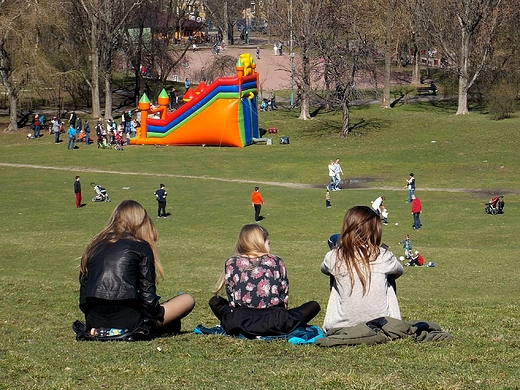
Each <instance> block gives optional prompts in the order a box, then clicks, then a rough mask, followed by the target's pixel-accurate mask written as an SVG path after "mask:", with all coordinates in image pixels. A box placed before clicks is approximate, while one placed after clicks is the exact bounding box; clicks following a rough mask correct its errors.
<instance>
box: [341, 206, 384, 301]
mask: <svg viewBox="0 0 520 390" xmlns="http://www.w3.org/2000/svg"><path fill="white" fill-rule="evenodd" d="M381 232H382V229H381V219H380V218H379V216H378V215H377V214H376V213H375V212H374V210H372V209H371V208H370V207H366V206H354V207H352V208H351V209H350V210H348V211H347V213H346V214H345V218H344V220H343V230H342V232H341V235H340V238H339V241H338V247H337V254H338V260H339V262H338V263H337V264H336V267H337V270H338V273H339V267H340V265H341V264H342V263H343V264H345V266H346V269H347V275H348V277H349V278H350V281H351V283H352V284H351V291H350V293H351V294H352V289H353V287H354V283H355V277H354V273H355V274H356V275H357V277H358V278H359V281H360V282H361V286H362V287H363V295H365V294H366V293H367V291H368V289H369V286H370V279H371V276H372V272H371V268H370V262H371V261H374V260H375V259H376V258H377V256H379V253H380V251H381V249H380V247H379V245H380V244H381Z"/></svg>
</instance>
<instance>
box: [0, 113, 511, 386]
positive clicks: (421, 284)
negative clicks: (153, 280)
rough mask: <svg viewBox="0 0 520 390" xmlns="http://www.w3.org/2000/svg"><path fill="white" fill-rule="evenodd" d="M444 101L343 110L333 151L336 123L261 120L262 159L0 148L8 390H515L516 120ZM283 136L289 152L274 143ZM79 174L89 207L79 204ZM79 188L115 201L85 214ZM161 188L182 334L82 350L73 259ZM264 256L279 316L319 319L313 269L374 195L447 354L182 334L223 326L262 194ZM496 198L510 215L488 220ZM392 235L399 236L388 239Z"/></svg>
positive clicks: (402, 282)
mask: <svg viewBox="0 0 520 390" xmlns="http://www.w3.org/2000/svg"><path fill="white" fill-rule="evenodd" d="M454 113H455V108H454V107H453V106H450V105H448V104H446V103H422V104H408V105H403V106H397V107H395V108H393V109H391V110H381V109H379V108H378V107H376V106H370V107H356V108H354V109H353V111H352V122H353V124H355V125H356V126H355V128H354V130H353V133H352V134H351V135H350V136H349V137H348V138H346V139H342V138H339V137H338V135H337V134H338V129H339V121H340V118H341V114H340V113H330V112H320V113H318V115H317V116H316V117H315V118H314V119H313V120H311V121H306V122H302V121H299V120H297V119H296V118H297V116H298V113H297V112H291V111H287V110H284V109H280V110H278V111H275V112H266V113H264V112H261V113H260V124H261V126H262V127H264V128H268V127H277V128H278V131H279V134H278V135H277V136H276V137H273V145H270V146H268V145H254V146H250V147H247V148H243V149H238V148H219V147H205V148H203V147H161V148H154V147H151V146H131V147H126V148H125V150H124V151H113V150H103V149H97V148H95V146H94V147H93V146H90V147H88V148H86V147H85V146H84V145H81V146H80V147H79V149H77V150H75V151H68V150H67V149H66V142H64V143H61V144H60V145H55V144H54V139H53V137H52V136H48V135H45V136H44V137H42V138H40V139H38V140H27V139H26V138H25V135H26V134H27V131H25V130H24V131H20V132H19V133H15V134H12V133H1V134H0V191H1V192H0V193H1V195H2V207H1V208H0V231H1V234H0V248H1V255H0V340H1V342H0V349H1V351H0V356H1V357H0V372H1V373H2V374H1V375H0V388H1V389H250V388H253V389H349V388H356V389H398V388H399V389H402V388H405V389H505V388H508V389H513V388H518V383H520V311H519V297H520V283H519V278H520V271H519V268H518V267H517V266H516V264H517V262H518V247H519V241H520V240H519V238H518V237H519V236H520V234H519V233H520V231H519V230H520V218H518V216H517V210H518V209H519V207H520V196H519V194H520V184H519V183H520V170H519V169H518V167H519V166H520V154H519V151H520V148H519V139H520V137H519V136H518V128H519V125H520V119H519V118H513V119H509V120H505V121H500V122H495V121H492V120H491V119H490V118H489V117H488V116H486V115H484V114H482V113H479V112H478V111H476V110H475V111H473V112H472V113H471V114H470V115H468V116H464V117H462V116H455V115H454ZM278 136H287V137H289V139H290V144H289V145H280V144H279V143H278ZM336 157H339V158H341V163H342V167H343V171H344V172H345V179H346V187H347V188H346V189H345V190H343V191H338V192H333V193H332V205H333V206H332V208H330V209H326V208H325V184H327V183H328V176H327V175H328V170H327V164H328V162H329V160H330V159H333V158H336ZM410 172H414V173H415V177H416V179H417V191H416V194H417V196H418V197H419V198H420V199H421V201H422V203H423V208H424V213H423V216H422V222H423V225H424V226H423V228H422V229H421V230H419V231H413V230H412V229H411V224H412V217H411V215H410V205H409V204H406V203H405V200H406V198H407V192H406V190H405V188H404V186H405V184H406V183H405V180H406V179H407V178H408V174H409V173H410ZM75 175H80V176H81V182H82V187H83V198H84V203H85V204H86V206H85V207H83V208H81V209H76V208H75V207H74V193H73V181H74V177H75ZM90 182H95V183H97V184H100V185H102V186H104V187H106V189H107V191H108V193H109V195H110V197H111V199H112V202H111V203H92V202H91V201H90V198H91V197H92V196H94V191H93V190H92V188H90V185H89V184H90ZM161 182H163V183H165V184H166V189H167V191H168V194H169V195H168V205H167V211H169V212H171V213H172V216H171V217H170V218H169V219H158V220H157V221H156V222H157V228H158V231H159V242H158V249H159V255H160V257H161V260H162V262H163V265H164V268H165V272H166V278H165V280H164V282H162V283H161V284H159V286H158V293H159V294H160V295H161V296H162V297H164V298H168V297H171V296H174V295H176V294H178V293H179V292H181V291H182V292H187V293H190V294H192V295H193V296H194V297H195V299H196V301H197V306H196V307H195V310H194V312H193V313H192V314H190V315H189V316H188V317H187V318H186V319H185V320H184V321H183V326H182V328H183V334H181V335H180V336H177V337H174V338H161V339H156V340H153V341H151V342H138V343H88V342H76V341H75V339H74V334H73V332H72V330H71V324H72V322H73V321H74V320H76V319H83V318H82V315H81V312H80V311H79V309H78V306H77V301H78V295H79V286H78V282H77V277H78V265H79V257H80V256H81V253H82V251H83V250H84V248H85V246H86V245H87V243H88V242H89V240H90V239H91V238H92V237H93V236H94V235H95V234H96V233H97V232H98V231H99V230H100V229H101V228H102V227H103V226H104V225H105V223H106V221H107V220H108V217H109V215H110V213H111V212H112V210H113V208H114V207H115V205H116V204H117V203H118V202H120V201H121V200H123V199H129V198H131V199H135V200H137V201H139V202H140V203H142V204H143V205H144V206H145V207H146V208H147V210H148V211H149V213H150V214H151V215H153V216H155V215H156V202H155V199H154V196H153V192H154V191H155V189H157V188H158V186H159V183H161ZM257 184H258V185H259V186H260V191H261V193H262V195H263V197H264V200H265V206H264V208H263V209H262V214H263V215H264V216H265V217H266V219H265V220H264V221H263V222H262V225H264V226H265V227H266V228H267V229H268V230H269V232H270V236H271V250H272V252H273V253H276V254H278V255H279V256H281V257H282V258H283V259H284V260H285V262H286V265H287V268H288V273H289V279H290V290H291V297H290V306H296V305H298V304H301V303H303V302H305V301H308V300H311V299H314V300H317V301H318V302H320V304H321V305H322V312H321V313H320V314H319V316H318V317H317V318H316V319H315V321H314V322H313V324H315V325H321V323H322V321H323V318H324V315H325V309H326V304H327V300H328V278H327V277H326V276H324V275H322V274H321V273H320V272H319V266H320V263H321V261H322V260H323V257H324V255H325V253H326V252H327V250H328V247H327V243H326V241H327V238H328V236H329V235H330V234H332V233H335V232H339V230H340V228H341V223H342V217H343V215H344V214H345V211H346V210H347V209H348V208H350V207H351V206H354V205H358V204H365V205H369V204H370V201H371V200H373V199H375V198H376V197H377V196H379V195H385V196H386V198H387V201H386V202H385V205H386V206H387V207H388V210H389V212H390V215H389V225H388V226H385V227H384V230H383V241H384V242H385V243H386V244H388V245H389V246H390V249H391V250H392V251H393V252H394V253H395V254H396V255H397V256H400V255H402V254H403V249H402V248H401V246H400V245H398V242H399V241H400V240H402V239H403V238H404V236H405V235H406V234H410V235H411V239H412V242H413V245H414V250H419V251H420V252H421V253H422V254H423V256H424V257H425V260H426V261H427V262H428V261H432V262H435V263H436V265H437V266H436V267H435V268H424V267H414V268H412V267H407V268H406V272H405V274H404V275H403V276H402V277H401V278H400V279H399V280H398V284H397V286H398V287H397V289H398V298H399V303H400V307H401V314H402V316H403V319H405V320H414V319H424V320H428V321H433V322H437V323H439V324H440V325H441V326H442V328H443V329H444V330H446V331H448V332H450V333H451V334H452V336H453V339H452V340H450V341H445V342H439V343H423V344H419V343H415V342H414V341H411V340H401V341H397V342H391V343H387V344H384V345H378V346H371V347H366V346H362V347H353V348H330V349H326V348H320V347H317V346H314V345H309V346H293V345H290V344H288V343H286V342H281V341H277V342H270V343H267V342H260V341H243V340H236V339H231V338H225V337H221V336H200V335H194V334H193V333H192V330H193V328H194V327H195V326H196V325H198V324H201V323H202V324H204V325H206V326H213V325H216V323H217V322H216V319H215V318H214V317H213V315H212V313H211V311H210V309H209V307H208V305H207V301H208V300H209V299H210V298H211V289H212V286H213V283H214V282H215V280H216V278H217V277H218V275H219V273H220V271H221V269H222V267H223V264H224V261H225V259H226V258H227V257H228V256H229V255H230V254H231V252H232V251H233V247H234V244H235V239H236V236H237V234H238V231H239V229H240V227H241V226H242V225H243V224H246V223H250V222H252V221H253V215H254V213H253V208H252V207H251V203H250V194H251V192H252V191H253V187H254V186H255V185H257ZM494 194H503V195H505V199H504V200H505V202H506V205H505V209H504V211H505V213H504V214H502V215H497V216H491V215H486V214H485V213H484V203H485V202H487V201H488V200H489V198H490V197H491V196H493V195H494ZM396 223H398V225H396Z"/></svg>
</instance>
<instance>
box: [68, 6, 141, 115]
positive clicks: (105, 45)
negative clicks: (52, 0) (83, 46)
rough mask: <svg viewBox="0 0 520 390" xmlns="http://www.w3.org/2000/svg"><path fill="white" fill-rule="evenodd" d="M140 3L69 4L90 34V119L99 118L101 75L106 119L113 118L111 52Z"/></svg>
mask: <svg viewBox="0 0 520 390" xmlns="http://www.w3.org/2000/svg"><path fill="white" fill-rule="evenodd" d="M142 2H143V0H104V1H102V0H71V3H72V5H73V6H74V7H75V8H76V10H78V12H81V15H85V17H86V18H87V21H88V23H85V24H84V27H85V29H86V32H88V33H89V35H90V39H89V41H88V42H89V49H90V64H91V75H92V76H91V87H92V115H93V116H94V117H98V116H100V115H101V103H100V86H99V80H100V77H99V75H100V73H102V74H103V78H104V81H105V117H107V118H110V117H111V116H112V70H113V63H112V61H113V56H114V51H115V50H116V48H118V47H119V45H120V39H121V36H122V35H123V33H124V30H125V27H126V23H127V22H128V19H129V15H130V14H131V13H132V12H134V11H137V10H138V8H139V6H140V5H141V4H142Z"/></svg>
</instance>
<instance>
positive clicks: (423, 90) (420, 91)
mask: <svg viewBox="0 0 520 390" xmlns="http://www.w3.org/2000/svg"><path fill="white" fill-rule="evenodd" d="M417 95H434V96H435V95H437V87H436V86H435V84H431V85H429V86H427V87H417Z"/></svg>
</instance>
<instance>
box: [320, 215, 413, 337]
mask: <svg viewBox="0 0 520 390" xmlns="http://www.w3.org/2000/svg"><path fill="white" fill-rule="evenodd" d="M381 233H382V226H381V218H379V216H378V215H377V214H376V212H375V211H374V210H372V209H371V208H370V207H366V206H355V207H352V208H351V209H349V210H348V211H347V213H346V215H345V218H344V220H343V229H342V232H341V234H340V236H339V239H338V241H337V244H336V246H334V247H333V249H332V250H331V251H329V252H328V253H327V254H326V255H325V259H324V260H323V263H322V264H321V272H323V273H324V274H326V275H329V276H331V277H332V278H333V280H332V283H331V290H330V297H329V302H328V305H327V311H326V313H325V320H324V322H323V330H324V331H325V332H327V331H328V330H330V329H333V328H342V327H349V326H355V325H358V324H361V323H365V322H367V321H371V320H373V319H375V318H379V317H385V316H389V317H393V318H396V319H401V314H400V310H399V304H398V302H397V295H396V292H395V279H396V278H398V277H399V276H401V275H402V274H403V273H404V268H403V266H402V265H401V263H399V261H397V259H396V258H395V256H394V255H393V253H392V252H390V251H389V250H388V249H387V248H386V247H385V246H384V245H382V244H381Z"/></svg>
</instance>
